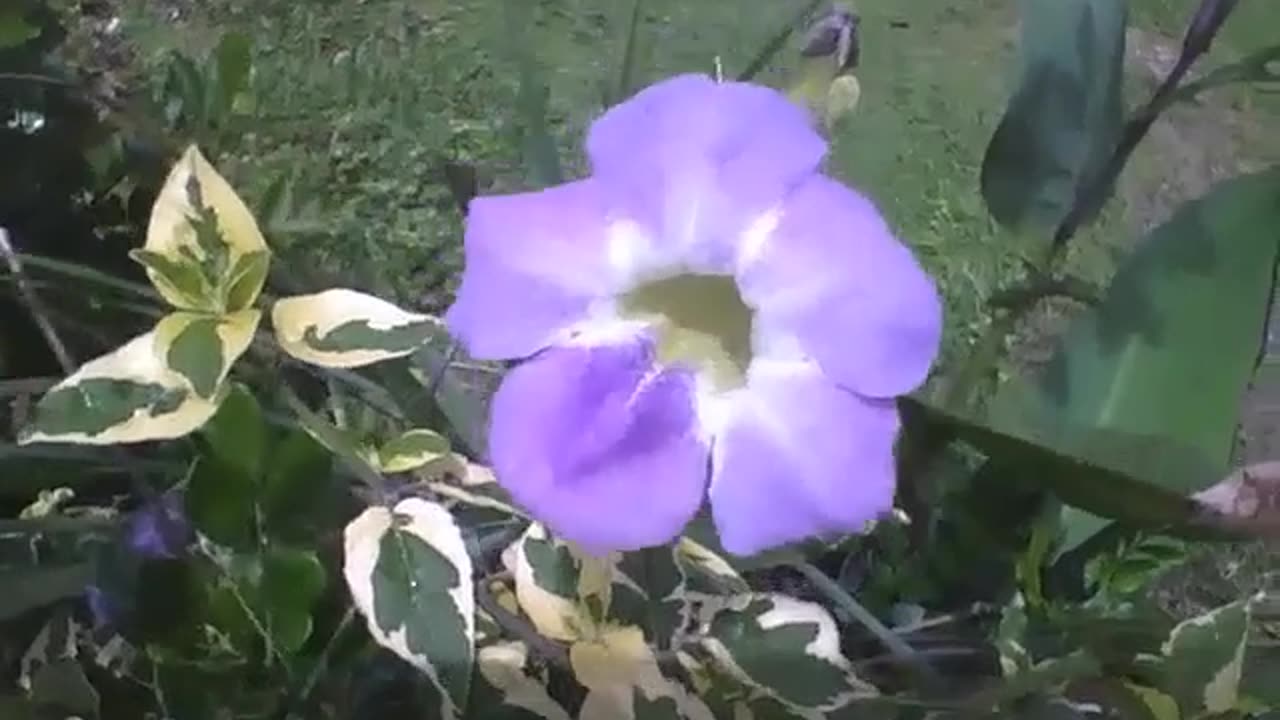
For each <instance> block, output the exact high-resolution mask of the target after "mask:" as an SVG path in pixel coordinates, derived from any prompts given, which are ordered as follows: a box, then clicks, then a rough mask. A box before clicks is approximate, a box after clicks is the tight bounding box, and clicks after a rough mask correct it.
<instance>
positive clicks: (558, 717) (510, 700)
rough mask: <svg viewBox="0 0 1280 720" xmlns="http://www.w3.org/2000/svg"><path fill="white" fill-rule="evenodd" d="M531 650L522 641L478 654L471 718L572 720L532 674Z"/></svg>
mask: <svg viewBox="0 0 1280 720" xmlns="http://www.w3.org/2000/svg"><path fill="white" fill-rule="evenodd" d="M528 656H529V652H528V649H527V648H526V647H525V646H524V644H523V643H520V642H500V643H495V644H493V645H487V646H484V647H481V648H480V649H479V650H478V651H477V653H476V670H477V671H478V672H477V673H476V675H475V677H474V678H473V680H472V686H471V702H470V704H469V705H468V707H467V713H468V717H473V718H494V719H495V720H539V719H541V720H570V716H569V713H568V712H567V711H566V710H565V709H564V708H563V707H561V705H560V704H559V703H557V702H556V701H555V700H553V699H552V698H551V696H550V695H549V694H548V693H547V687H546V683H545V682H544V681H543V680H542V679H541V678H539V677H537V676H536V675H533V674H532V673H531V672H530V669H529V667H528V659H529V657H528Z"/></svg>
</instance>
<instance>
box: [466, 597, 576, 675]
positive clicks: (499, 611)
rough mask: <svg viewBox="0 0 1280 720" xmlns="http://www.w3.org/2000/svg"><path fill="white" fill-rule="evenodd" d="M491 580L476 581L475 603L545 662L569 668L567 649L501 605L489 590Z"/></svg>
mask: <svg viewBox="0 0 1280 720" xmlns="http://www.w3.org/2000/svg"><path fill="white" fill-rule="evenodd" d="M492 580H493V578H485V579H481V580H479V581H478V582H476V605H478V606H479V607H480V608H481V609H482V610H484V611H485V612H487V613H489V616H490V617H492V618H493V621H494V622H496V623H497V624H498V625H500V626H501V627H502V629H503V630H506V631H507V632H509V633H511V635H513V636H515V637H516V638H517V639H518V640H521V641H523V642H524V644H525V645H528V646H529V649H530V650H532V651H534V652H536V653H538V654H539V655H541V656H542V657H543V658H544V659H546V660H547V662H550V663H551V664H553V665H556V666H558V667H560V668H563V669H565V670H570V669H571V666H570V665H569V651H568V650H567V649H566V648H565V647H564V646H563V645H560V644H559V643H557V642H555V641H554V640H550V639H548V638H545V637H543V636H542V634H541V633H539V632H538V631H537V629H536V628H534V627H533V626H532V625H530V624H529V623H528V622H526V621H525V620H524V618H521V617H520V616H518V615H516V614H515V613H513V612H511V611H510V610H507V609H506V608H505V607H503V606H502V604H501V603H499V602H498V601H497V600H496V599H495V598H494V597H493V595H492V594H491V593H490V592H489V586H488V583H489V582H491V581H492Z"/></svg>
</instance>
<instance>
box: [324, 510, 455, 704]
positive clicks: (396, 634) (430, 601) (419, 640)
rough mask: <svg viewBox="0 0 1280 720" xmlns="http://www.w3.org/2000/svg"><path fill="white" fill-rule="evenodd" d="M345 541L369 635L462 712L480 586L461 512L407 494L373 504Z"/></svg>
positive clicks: (351, 581)
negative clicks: (458, 519)
mask: <svg viewBox="0 0 1280 720" xmlns="http://www.w3.org/2000/svg"><path fill="white" fill-rule="evenodd" d="M344 540H345V543H344V545H345V558H344V563H343V573H344V574H345V576H346V579H347V585H348V586H349V587H350V589H351V596H352V599H353V601H354V603H355V605H356V607H357V608H359V609H360V612H361V613H363V614H364V616H365V618H366V619H367V621H368V627H369V633H370V634H371V635H372V636H373V637H374V639H376V640H377V641H378V643H379V644H381V645H383V646H384V647H386V648H389V649H390V650H392V651H393V652H395V653H396V654H397V655H399V656H400V657H402V658H404V659H405V660H407V661H408V662H410V663H412V664H413V665H415V666H416V667H418V668H419V669H421V670H422V671H423V672H425V673H426V674H427V676H428V677H430V678H431V680H432V681H433V682H434V683H435V684H436V686H437V687H439V688H440V690H441V692H442V698H443V707H442V714H443V716H444V717H447V718H457V717H460V714H461V712H462V709H463V708H465V707H466V703H467V697H468V694H469V692H470V684H471V675H472V667H473V664H474V647H475V588H474V587H473V586H472V580H471V573H472V568H471V558H470V557H468V555H467V549H466V545H465V543H464V541H463V538H462V532H461V531H460V530H459V528H458V526H457V524H456V523H455V522H454V520H453V517H452V516H451V515H450V514H449V512H448V511H447V510H445V509H444V508H443V507H441V506H439V505H437V504H435V503H432V502H428V501H426V500H423V499H421V498H406V499H404V500H401V501H400V502H399V503H398V504H397V505H396V506H395V508H394V509H393V510H392V509H387V508H385V507H371V508H369V509H367V510H365V511H364V512H363V513H362V514H361V515H360V516H359V517H357V518H356V519H355V520H353V521H352V522H351V523H350V524H349V525H347V528H346V531H345V536H344Z"/></svg>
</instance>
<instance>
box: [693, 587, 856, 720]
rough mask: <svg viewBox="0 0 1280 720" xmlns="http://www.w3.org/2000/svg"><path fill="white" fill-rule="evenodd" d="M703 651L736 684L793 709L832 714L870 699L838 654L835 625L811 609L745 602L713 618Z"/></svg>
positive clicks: (777, 600)
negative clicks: (827, 711) (836, 709)
mask: <svg viewBox="0 0 1280 720" xmlns="http://www.w3.org/2000/svg"><path fill="white" fill-rule="evenodd" d="M703 645H704V647H705V648H706V649H707V650H708V651H709V652H710V653H711V654H712V656H713V657H714V658H715V659H716V661H717V662H718V663H720V665H721V666H722V667H723V669H724V670H726V671H728V672H729V673H731V674H732V675H733V676H735V677H737V678H738V680H739V681H741V682H743V683H746V684H748V685H751V686H753V687H755V688H758V689H759V690H761V691H763V692H764V693H766V694H768V695H770V696H772V697H774V698H776V699H778V700H780V701H782V702H784V703H786V704H788V705H790V706H793V707H796V708H800V709H805V710H832V709H835V708H839V707H841V706H843V705H845V704H847V703H849V702H850V701H851V700H853V699H854V698H856V697H865V696H870V695H873V694H874V689H873V688H871V687H870V686H868V685H867V684H865V683H864V682H862V681H861V680H859V679H858V678H857V677H856V676H855V675H854V674H853V671H852V669H851V667H850V665H849V661H848V660H847V659H846V658H845V657H844V655H842V654H841V651H840V633H839V630H838V628H837V627H836V622H835V620H834V619H833V618H832V617H831V615H830V614H829V613H828V612H827V611H826V610H825V609H823V608H822V606H820V605H817V604H814V603H810V602H804V601H801V600H796V599H795V598H791V597H787V596H785V595H776V594H770V595H751V596H744V597H743V598H741V600H740V601H739V602H738V603H736V604H735V605H731V606H729V607H727V608H725V609H723V610H721V611H720V612H718V613H717V614H716V615H715V616H714V617H713V618H712V621H711V626H710V631H709V633H708V635H707V637H706V638H705V639H704V640H703Z"/></svg>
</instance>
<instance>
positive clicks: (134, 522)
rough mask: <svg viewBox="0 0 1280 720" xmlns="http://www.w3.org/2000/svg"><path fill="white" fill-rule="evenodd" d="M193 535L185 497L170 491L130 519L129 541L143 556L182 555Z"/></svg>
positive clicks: (127, 534) (127, 526)
mask: <svg viewBox="0 0 1280 720" xmlns="http://www.w3.org/2000/svg"><path fill="white" fill-rule="evenodd" d="M190 534H191V526H190V524H189V523H188V522H187V518H186V515H185V514H184V512H183V500H182V495H181V494H179V493H176V492H170V493H167V494H165V495H162V496H161V497H160V498H158V499H156V500H155V501H153V502H151V503H148V504H147V505H146V506H144V507H142V508H139V509H138V510H137V511H136V512H134V513H133V515H131V516H130V517H129V521H128V523H127V525H126V528H125V542H127V543H128V545H129V549H130V550H132V551H133V552H135V553H137V554H138V555H139V556H141V557H144V558H154V559H162V558H164V559H171V558H176V557H178V555H179V554H181V552H182V550H183V548H185V547H186V544H187V541H188V539H189V538H190Z"/></svg>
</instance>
